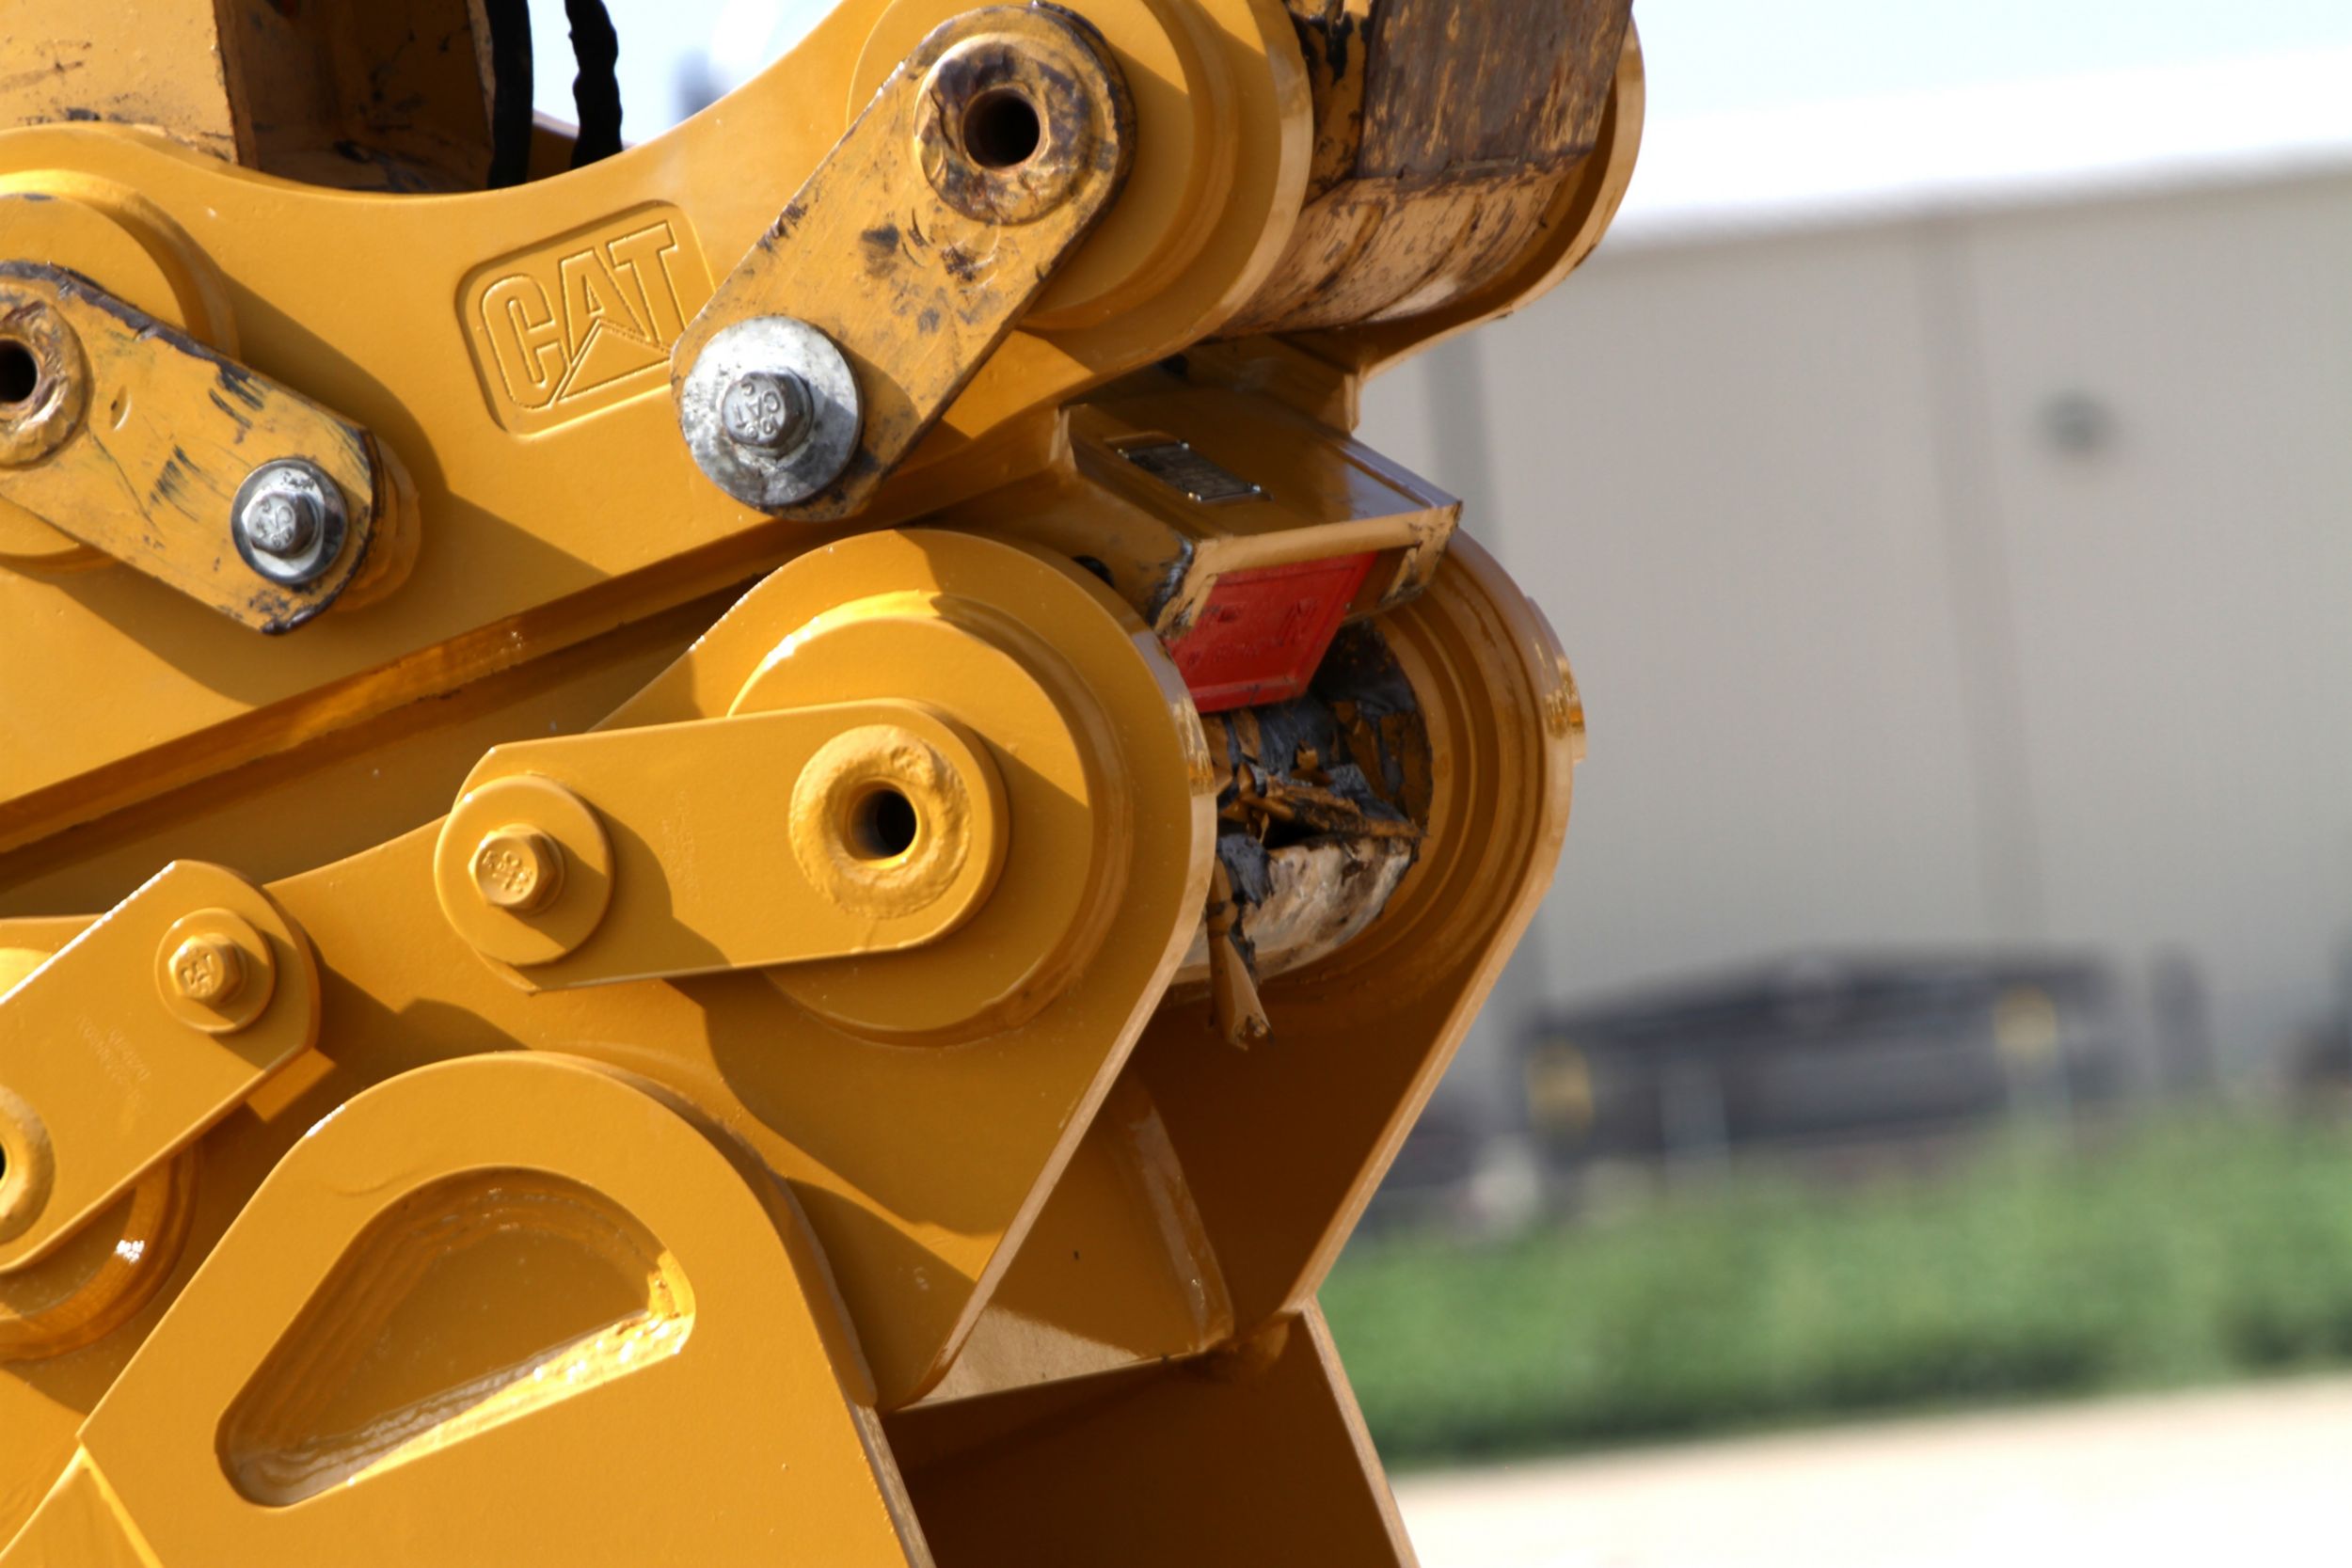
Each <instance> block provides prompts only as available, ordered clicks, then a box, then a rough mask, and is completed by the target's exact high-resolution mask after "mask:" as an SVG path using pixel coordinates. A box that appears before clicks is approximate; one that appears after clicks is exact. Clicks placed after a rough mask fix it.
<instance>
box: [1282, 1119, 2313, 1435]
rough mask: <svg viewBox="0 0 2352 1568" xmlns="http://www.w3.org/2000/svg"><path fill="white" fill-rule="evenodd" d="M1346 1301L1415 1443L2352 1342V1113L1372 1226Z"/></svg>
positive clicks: (2219, 1372) (2153, 1379)
mask: <svg viewBox="0 0 2352 1568" xmlns="http://www.w3.org/2000/svg"><path fill="white" fill-rule="evenodd" d="M1323 1303H1324V1307H1325V1310H1326V1312H1327V1314H1328V1316H1329V1318H1330V1321H1331V1326H1332V1332H1333V1335H1334V1337H1335V1338H1337V1340H1338V1342H1339V1347H1340V1350H1341V1353H1342V1354H1343V1356H1344V1357H1345V1358H1346V1362H1347V1367H1348V1371H1349V1374H1350V1376H1351V1378H1352V1379H1353V1381H1354V1383H1355V1386H1356V1392H1357V1397H1358V1398H1359V1400H1360V1401H1361V1402H1362V1404H1363V1408H1364V1414H1365V1417H1366V1419H1367V1420H1368V1422H1369V1423H1370V1425H1371V1427H1372V1431H1373V1434H1374V1436H1375V1438H1376V1439H1377V1440H1378V1442H1379V1444H1380V1447H1381V1449H1382V1450H1383V1452H1385V1453H1386V1454H1388V1455H1389V1456H1390V1457H1391V1459H1392V1460H1396V1461H1400V1462H1404V1463H1413V1462H1428V1461H1435V1460H1450V1459H1465V1458H1474V1457H1478V1456H1482V1455H1489V1454H1496V1453H1504V1452H1515V1451H1526V1450H1529V1449H1544V1448H1566V1447H1575V1446H1581V1445H1588V1444H1595V1443H1602V1442H1611V1441H1620V1440H1626V1439H1632V1438H1649V1437H1661V1436H1671V1435H1681V1434H1690V1433H1701V1432H1708V1431H1717V1430H1722V1429H1725V1428H1735V1427H1741V1426H1752V1425H1757V1424H1764V1423H1772V1422H1783V1421H1796V1420H1807V1419H1815V1418H1823V1417H1828V1416H1833V1415H1837V1414H1842V1413H1847V1412H1862V1411H1880V1410H1890V1409H1898V1408H1904V1407H1916V1406H1931V1405H1947V1404H1954V1403H1963V1402H1979V1401H1986V1400H1998V1399H2010V1398H2019V1397H2026V1396H2036V1397H2039V1396H2050V1395H2061V1394H2076V1393H2089V1392H2094V1391H2102V1390H2108V1389H2120V1388H2135V1387H2139V1388H2144V1387H2153V1386H2172V1385H2179V1384H2185V1383H2194V1382H2202V1381H2209V1380H2215V1379H2220V1378H2225V1377H2230V1376H2236V1375H2243V1374H2246V1373H2249V1372H2266V1371H2274V1370H2286V1369H2289V1368H2293V1367H2297V1366H2308V1365H2323V1364H2327V1363H2330V1362H2337V1361H2344V1360H2347V1359H2352V1136H2348V1135H2347V1134H2346V1133H2345V1132H2342V1131H2340V1130H2337V1129H2334V1128H2320V1127H2291V1126H2286V1125H2281V1124H2278V1123H2271V1122H2255V1121H2228V1122H2218V1121H2217V1122H2204V1123H2199V1124H2194V1125H2161V1126H2151V1127H2144V1128H2141V1129H2138V1130H2137V1131H2134V1132H2127V1133H2124V1134H2122V1135H2120V1136H2118V1137H2116V1138H2113V1139H2110V1140H2106V1141H2105V1143H2104V1147H2101V1148H2097V1149H2095V1150H2090V1151H2081V1150H2070V1149H2068V1148H2063V1147H2061V1146H2059V1145H2058V1143H2057V1142H2056V1141H2055V1140H2048V1139H2042V1140H2036V1139H2031V1138H2017V1139H2010V1140H2004V1141H2001V1142H1999V1143H1996V1144H1995V1145H1994V1146H1993V1147H1992V1148H1989V1149H1988V1150H1986V1151H1984V1152H1981V1153H1979V1155H1978V1156H1976V1157H1974V1158H1972V1159H1970V1160H1968V1161H1967V1162H1965V1163H1964V1164H1963V1165H1962V1166H1960V1167H1958V1168H1955V1169H1952V1170H1948V1171H1947V1172H1946V1173H1945V1174H1943V1175H1942V1176H1940V1177H1938V1178H1936V1179H1933V1180H1906V1181H1902V1182H1882V1183H1876V1184H1870V1185H1866V1186H1862V1187H1849V1188H1842V1189H1840V1188H1828V1187H1823V1186H1820V1185H1807V1184H1803V1183H1799V1182H1796V1181H1792V1180H1758V1179H1756V1178H1751V1177H1747V1176H1738V1177H1734V1178H1730V1179H1727V1180H1724V1181H1723V1182H1721V1183H1720V1184H1717V1185H1715V1186H1713V1187H1712V1188H1711V1189H1710V1190H1709V1191H1708V1192H1707V1193H1706V1194H1704V1195H1703V1196H1686V1197H1682V1198H1678V1199H1671V1200H1661V1201H1658V1202H1654V1203H1650V1204H1646V1205H1644V1206H1643V1207H1642V1208H1641V1209H1640V1211H1639V1212H1629V1213H1624V1214H1621V1215H1618V1216H1616V1217H1613V1218H1611V1219H1609V1220H1607V1221H1603V1222H1595V1223H1588V1224H1585V1225H1581V1226H1578V1227H1572V1228H1555V1229H1546V1230H1540V1231H1536V1232H1534V1233H1531V1234H1528V1235H1526V1236H1523V1237H1520V1238H1518V1239H1516V1240H1513V1241H1510V1242H1507V1243H1496V1244H1491V1245H1466V1244H1454V1243H1448V1242H1445V1241H1442V1240H1438V1239H1434V1238H1430V1237H1426V1236H1399V1237H1370V1238H1366V1239H1365V1241H1364V1242H1362V1243H1359V1245H1357V1246H1355V1247H1352V1248H1350V1250H1349V1251H1348V1253H1347V1255H1346V1256H1345V1257H1344V1258H1343V1259H1342V1260H1341V1263H1340V1266H1339V1268H1338V1269H1337V1270H1336V1271H1335V1272H1334V1274H1333V1275H1332V1277H1331V1279H1330V1280H1329V1282H1328V1283H1327V1286H1326V1287H1325V1290H1324V1292H1323Z"/></svg>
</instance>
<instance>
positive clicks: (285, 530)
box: [241, 491, 319, 555]
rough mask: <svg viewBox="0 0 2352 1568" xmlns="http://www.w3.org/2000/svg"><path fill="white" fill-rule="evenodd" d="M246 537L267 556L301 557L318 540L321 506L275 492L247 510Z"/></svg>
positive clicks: (244, 522)
mask: <svg viewBox="0 0 2352 1568" xmlns="http://www.w3.org/2000/svg"><path fill="white" fill-rule="evenodd" d="M241 521H242V523H243V525H244V528H245V536H246V539H247V540H249V541H250V542H251V543H252V546H253V547H254V548H255V549H257V550H261V551H262V552H263V553H265V554H268V555H300V554H301V553H302V552H303V551H304V550H307V549H309V548H310V546H311V543H312V542H313V541H315V540H316V539H317V538H318V536H319V508H318V502H316V501H314V500H312V499H310V497H308V496H297V495H291V494H287V493H285V492H283V491H273V492H272V493H270V494H269V495H266V496H262V498H260V499H258V500H256V501H255V502H254V503H253V504H252V505H251V506H249V507H247V508H246V512H245V516H244V517H243V518H242V519H241Z"/></svg>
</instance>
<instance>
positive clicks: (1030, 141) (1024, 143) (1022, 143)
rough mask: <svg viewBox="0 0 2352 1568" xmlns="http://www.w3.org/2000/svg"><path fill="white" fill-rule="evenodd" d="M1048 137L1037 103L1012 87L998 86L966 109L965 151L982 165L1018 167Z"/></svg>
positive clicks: (1033, 153)
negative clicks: (1041, 121) (1040, 119)
mask: <svg viewBox="0 0 2352 1568" xmlns="http://www.w3.org/2000/svg"><path fill="white" fill-rule="evenodd" d="M1044 140H1045V127H1044V126H1043V125H1041V123H1039V121H1038V118H1037V105H1036V104H1035V103H1030V102H1029V99H1028V96H1027V95H1026V94H1025V93H1022V92H1019V91H1016V90H1015V89H1013V88H1011V87H995V88H992V89H991V90H989V91H987V92H984V93H982V94H980V96H979V97H977V98H975V99H974V100H972V103H971V106H970V107H968V108H966V109H965V110H964V111H963V150H964V151H965V152H966V153H967V154H969V155H970V157H971V159H972V161H973V162H974V163H976V164H977V165H979V166H981V167H982V168H1017V167H1019V166H1021V165H1023V164H1025V163H1027V162H1028V161H1029V160H1030V159H1031V158H1034V157H1036V156H1037V150H1038V148H1039V147H1040V146H1041V144H1042V143H1043V142H1044Z"/></svg>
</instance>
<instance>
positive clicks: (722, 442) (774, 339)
mask: <svg viewBox="0 0 2352 1568" xmlns="http://www.w3.org/2000/svg"><path fill="white" fill-rule="evenodd" d="M865 420H866V416H865V409H864V404H863V402H862V400H861V399H860V398H859V397H858V390H857V376H856V374H855V373H854V372H852V371H851V370H850V361H849V360H848V359H847V358H846V357H845V356H843V355H842V352H841V350H840V347H839V346H838V345H837V344H835V343H834V341H833V340H832V339H830V338H828V337H826V336H825V335H824V333H822V332H821V331H819V330H818V329H817V328H816V327H813V326H811V325H808V323H806V322H804V321H796V320H794V319H793V318H792V317H790V316H746V317H744V318H743V319H742V320H741V321H737V322H730V323H728V324H727V325H724V326H723V327H721V328H719V330H718V331H716V332H714V333H712V334H711V335H710V341H708V342H707V343H705V344H703V345H702V347H701V349H700V350H699V351H698V352H697V353H696V354H695V356H694V365H693V368H692V369H691V370H690V371H688V372H686V378H685V379H684V380H683V381H681V382H680V383H679V384H678V389H677V422H678V433H679V434H680V435H682V436H685V437H686V450H687V451H691V452H692V453H693V454H694V465H695V467H699V468H700V469H702V471H703V473H704V474H705V475H707V477H708V478H709V480H710V482H711V483H713V484H716V485H717V486H718V487H719V488H720V489H722V490H724V491H725V492H726V493H727V494H728V495H730V496H733V497H734V498H735V499H737V500H739V501H741V502H743V503H744V504H745V505H746V506H756V507H758V508H760V509H761V510H762V511H766V512H771V513H776V514H779V515H781V514H783V513H785V512H786V511H787V509H789V508H792V507H795V506H798V505H800V503H802V502H803V501H805V500H807V499H809V498H810V497H812V496H817V495H819V494H821V493H822V492H823V491H824V489H825V487H826V486H827V485H829V484H832V483H834V481H835V480H837V479H839V478H840V477H841V475H842V474H843V473H845V472H846V471H848V469H849V467H850V459H851V458H853V457H855V456H856V455H857V451H858V442H859V439H860V433H861V430H862V428H863V426H864V424H865Z"/></svg>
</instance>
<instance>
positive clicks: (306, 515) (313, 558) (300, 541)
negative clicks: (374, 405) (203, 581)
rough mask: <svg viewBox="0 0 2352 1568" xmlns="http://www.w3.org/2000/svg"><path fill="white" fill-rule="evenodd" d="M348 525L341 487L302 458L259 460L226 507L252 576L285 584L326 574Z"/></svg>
mask: <svg viewBox="0 0 2352 1568" xmlns="http://www.w3.org/2000/svg"><path fill="white" fill-rule="evenodd" d="M348 527H349V519H348V518H347V517H346V516H345V515H344V513H343V495H342V490H341V489H340V488H338V487H337V485H336V483H335V481H334V480H333V478H332V477H330V476H329V475H328V474H327V472H326V470H325V469H324V468H321V467H319V466H318V465H317V464H315V463H312V462H310V461H309V460H308V459H306V458H300V457H281V458H278V459H276V460H274V461H272V462H268V463H264V464H262V466H261V467H257V468H255V469H254V470H253V471H252V472H251V473H249V474H247V475H246V478H245V483H242V484H240V485H238V486H237V495H236V499H235V500H234V501H232V502H231V503H230V512H229V531H230V536H231V537H232V538H233V539H234V540H235V541H236V546H237V553H238V554H239V555H240V556H242V557H244V558H245V563H246V565H247V566H249V567H251V568H252V569H253V570H254V571H255V572H256V573H257V574H259V575H260V576H262V577H264V578H268V579H269V580H270V581H272V582H275V583H278V584H279V585H280V586H283V587H287V588H305V587H308V586H309V585H310V584H311V583H313V582H316V581H317V580H318V579H319V578H323V577H325V576H326V574H327V571H328V569H329V568H331V567H332V566H333V565H334V564H335V559H336V557H338V556H340V555H341V554H342V549H343V534H344V532H345V531H346V529H347V528H348Z"/></svg>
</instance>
